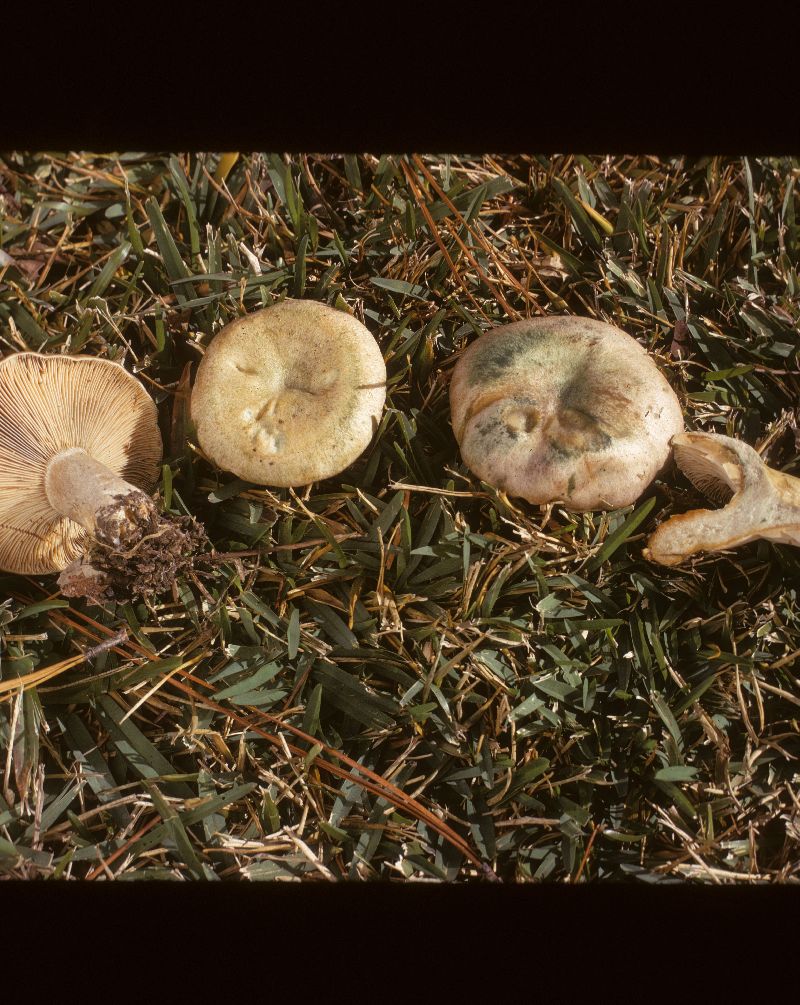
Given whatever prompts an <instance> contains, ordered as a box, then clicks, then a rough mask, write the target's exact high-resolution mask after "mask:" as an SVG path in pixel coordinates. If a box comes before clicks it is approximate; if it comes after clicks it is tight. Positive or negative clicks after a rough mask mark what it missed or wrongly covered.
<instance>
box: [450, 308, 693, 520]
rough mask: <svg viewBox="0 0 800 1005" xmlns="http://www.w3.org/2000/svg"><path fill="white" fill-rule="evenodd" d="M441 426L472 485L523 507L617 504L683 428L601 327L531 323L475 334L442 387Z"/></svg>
mask: <svg viewBox="0 0 800 1005" xmlns="http://www.w3.org/2000/svg"><path fill="white" fill-rule="evenodd" d="M450 409H451V415H452V420H453V429H454V431H455V435H456V439H457V440H458V442H459V445H460V447H461V454H462V457H463V458H464V461H465V463H466V464H467V466H468V467H469V468H470V470H471V471H473V472H474V473H475V474H476V475H478V477H480V478H482V479H483V480H484V481H486V482H488V483H489V484H490V485H494V486H496V487H497V488H499V489H502V490H503V491H505V492H507V493H508V494H509V495H512V496H521V497H522V498H523V499H526V500H527V501H528V502H531V503H550V502H560V503H563V504H564V505H565V506H567V507H568V508H569V509H573V510H593V509H617V508H619V507H622V506H628V505H630V504H631V503H633V502H635V501H636V499H638V498H639V496H640V495H641V494H642V492H643V491H644V490H645V489H646V488H647V486H648V485H649V484H650V482H651V481H652V480H653V478H654V477H655V476H656V474H657V473H658V472H659V470H660V469H661V468H662V467H663V466H664V464H665V463H666V461H667V459H668V457H669V453H670V446H669V443H670V440H671V439H672V437H673V436H674V435H676V434H677V433H680V432H681V430H682V429H683V415H682V413H681V407H680V404H679V402H678V399H677V396H676V395H675V392H674V391H673V390H672V388H671V387H670V386H669V384H668V383H667V381H666V379H665V377H664V376H663V375H662V374H661V372H660V371H659V369H658V367H657V366H656V364H655V363H654V362H653V360H652V359H651V358H650V356H649V355H648V354H647V351H646V350H645V349H643V348H642V346H640V345H639V343H638V342H637V341H636V340H635V339H633V338H631V336H630V335H626V334H625V332H622V331H620V330H619V329H618V328H614V327H613V326H612V325H609V324H605V323H603V322H600V321H594V320H592V319H590V318H582V317H542V318H535V319H532V320H528V321H518V322H514V323H513V324H508V325H504V326H502V327H499V328H494V329H491V330H490V331H488V332H486V333H485V334H484V335H482V336H481V337H480V338H478V339H477V340H476V341H475V342H473V343H472V344H471V345H470V346H469V348H468V349H467V350H466V351H465V352H464V354H463V355H462V356H461V358H460V359H459V361H458V363H457V364H456V367H455V369H454V371H453V379H452V383H451V385H450Z"/></svg>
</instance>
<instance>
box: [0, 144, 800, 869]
mask: <svg viewBox="0 0 800 1005" xmlns="http://www.w3.org/2000/svg"><path fill="white" fill-rule="evenodd" d="M798 180H800V162H798V161H797V160H790V159H787V158H778V157H776V158H767V157H758V158H756V157H753V158H748V159H730V158H704V159H702V160H689V159H686V158H682V157H674V158H660V159H659V158H654V157H645V156H637V157H613V158H612V157H574V156H568V157H564V156H553V157H545V156H521V155H519V156H496V157H490V156H424V157H418V156H408V157H406V156H383V157H376V156H366V155H365V156H352V155H345V156H342V155H331V156H292V157H283V156H277V155H263V154H254V155H250V154H247V155H244V154H242V155H236V154H223V155H213V154H208V155H202V154H201V155H191V156H184V155H182V156H161V155H151V154H141V153H130V154H125V155H119V156H105V155H98V154H74V153H70V154H55V153H48V154H16V153H10V154H4V155H3V156H2V157H0V343H2V351H3V353H8V352H16V351H20V350H31V349H33V350H40V351H44V352H67V353H87V354H90V355H94V356H103V357H107V358H110V359H116V360H123V361H124V362H125V364H126V366H127V367H128V368H129V369H130V370H131V371H132V372H134V373H135V374H136V375H137V376H138V377H139V378H140V379H141V380H142V381H143V382H144V384H145V386H146V387H147V388H148V390H149V391H150V392H151V394H152V395H153V397H154V399H155V401H156V402H157V404H158V406H159V410H160V415H161V421H162V432H163V434H164V442H165V463H164V469H163V478H162V484H161V486H160V491H161V496H162V502H163V504H164V506H165V507H166V508H168V509H170V510H171V511H172V512H174V513H177V514H181V513H191V514H194V515H196V516H197V517H198V518H199V519H200V520H201V521H202V522H203V523H204V524H205V526H206V528H207V530H208V533H209V535H210V537H211V539H212V541H213V542H214V545H215V548H216V549H217V551H218V552H219V553H220V556H219V561H218V563H217V566H216V567H215V572H214V575H213V576H211V577H209V578H208V579H204V580H202V581H191V580H187V581H185V582H181V583H180V585H179V587H178V588H177V589H176V591H175V592H174V595H165V596H159V597H155V598H153V599H152V600H150V601H148V602H147V603H141V602H137V603H133V604H120V605H116V606H114V605H111V606H108V607H104V608H97V607H92V606H87V605H86V604H85V603H84V602H82V601H75V600H73V601H71V602H68V601H66V600H64V599H62V598H60V597H59V596H58V593H57V589H56V585H55V577H40V578H30V577H20V576H13V575H9V574H5V573H3V574H0V588H1V589H2V597H1V598H0V632H2V666H1V669H2V677H1V678H0V737H2V751H1V753H2V757H0V774H1V775H2V779H0V872H1V873H2V875H3V876H5V877H16V878H20V877H29V878H61V879H89V880H109V879H112V878H114V879H119V880H136V879H147V878H158V879H176V880H180V879H195V880H217V879H247V880H262V879H279V880H296V879H300V880H309V881H323V882H324V881H330V880H339V879H353V880H369V879H378V878H380V879H390V880H402V879H417V880H456V881H465V880H468V879H471V878H476V877H480V878H484V879H494V878H497V879H500V880H503V881H544V880H546V881H550V882H593V881H603V880H614V879H616V880H628V881H643V882H648V883H663V882H676V881H693V882H700V883H713V884H720V883H734V882H745V883H753V882H756V883H759V882H761V883H766V882H797V881H798V879H799V878H800V769H799V768H798V764H799V763H800V761H799V760H798V759H799V758H800V726H798V720H799V719H800V679H798V675H797V674H798V667H799V666H800V663H799V662H798V657H800V641H798V639H799V637H800V633H799V632H798V627H799V621H798V619H799V617H800V607H799V605H798V596H797V591H798V584H799V583H800V575H799V574H800V561H798V558H799V556H798V552H797V551H796V550H794V549H792V548H789V547H783V546H774V545H770V544H767V543H765V542H760V543H754V544H751V545H748V546H746V547H743V548H741V549H739V550H738V551H735V552H731V553H728V554H726V555H710V556H704V557H701V558H698V559H696V560H695V561H693V562H692V563H690V564H688V565H687V566H685V567H681V568H678V569H675V570H667V569H664V568H662V567H660V566H655V565H651V564H648V563H647V562H646V561H645V560H644V559H643V558H642V557H641V548H642V544H643V541H644V539H645V537H646V535H647V534H648V533H650V532H651V531H652V530H653V528H654V527H655V526H656V525H657V523H658V522H659V521H661V520H663V519H665V518H666V517H667V516H668V515H669V514H670V513H672V512H682V511H684V510H686V509H688V508H691V507H692V506H696V505H698V504H702V500H701V498H700V497H699V496H698V494H697V493H696V491H695V490H694V489H693V488H692V487H691V485H690V484H689V483H688V482H687V481H686V480H685V479H684V478H683V477H682V476H680V475H679V474H678V473H676V472H675V471H674V470H672V471H668V472H666V473H665V475H664V476H663V479H661V480H657V481H656V482H655V483H654V484H653V485H652V486H651V487H650V488H649V489H648V490H647V492H646V493H645V494H644V496H643V497H642V499H641V500H639V502H638V503H637V505H636V506H635V507H629V508H628V509H626V510H622V511H618V512H612V513H593V514H581V515H576V514H570V513H568V512H565V511H564V510H562V509H560V508H559V507H557V506H556V507H547V508H539V507H533V506H529V505H526V504H524V503H522V502H520V501H519V500H514V499H508V498H506V497H505V496H503V495H502V494H501V493H498V492H497V491H495V490H493V489H492V488H491V487H490V486H488V485H486V484H483V483H481V482H479V481H478V480H477V479H475V478H474V477H473V476H471V475H470V473H469V472H468V471H467V469H466V468H465V466H464V465H463V464H462V462H461V460H460V457H459V453H458V449H457V445H456V443H455V440H454V437H453V434H452V430H451V427H450V423H449V411H448V397H447V394H448V380H449V376H450V373H451V371H452V367H453V365H454V363H455V361H456V359H457V358H458V354H459V352H460V350H462V349H463V348H464V347H465V346H466V345H467V344H469V342H470V341H471V340H473V339H474V338H475V337H477V336H478V335H479V334H480V332H482V331H484V330H485V329H486V328H488V327H490V326H491V325H495V324H502V323H503V322H506V321H509V320H515V319H518V318H522V317H529V316H536V315H538V314H563V313H575V314H581V315H585V316H588V317H594V318H599V319H601V320H607V321H610V322H612V323H614V324H616V325H618V326H619V327H621V328H623V329H624V330H625V331H627V332H628V333H629V334H631V335H633V336H634V337H636V338H637V339H639V340H640V342H641V343H642V344H643V345H645V346H646V347H647V348H648V350H649V351H650V352H651V353H652V354H653V356H654V357H655V359H656V360H657V361H658V363H659V365H660V366H661V368H662V370H663V372H664V373H665V374H666V376H667V377H668V379H669V381H670V383H671V384H672V386H673V387H674V388H675V390H676V392H677V394H678V396H679V398H680V400H681V403H682V406H683V408H684V412H685V416H686V422H687V426H688V427H689V428H696V429H702V430H708V431H715V432H720V433H726V434H728V435H734V436H738V437H741V438H743V439H745V440H746V441H747V442H749V443H751V444H754V445H756V446H757V447H758V448H759V449H760V450H761V452H762V455H763V456H764V458H765V459H766V460H767V462H768V463H769V464H771V465H772V466H773V467H777V468H780V469H782V470H784V471H787V472H788V473H791V474H794V475H800V464H799V455H800V434H799V433H798V424H797V423H798V418H799V417H800V410H799V409H798V401H799V400H800V398H799V396H798V391H799V389H800V381H799V380H798V376H799V374H798V340H797V325H798V314H799V312H800V300H799V296H800V286H799V285H798V276H797V267H798V247H799V241H800V233H799V231H798V223H797V221H796V211H797V204H798V197H797V193H796V187H797V184H798ZM282 296H294V297H308V298H312V299H317V300H321V301H324V302H326V303H328V304H331V305H333V306H337V307H339V308H341V309H343V310H347V311H350V312H351V313H353V314H354V315H355V316H356V317H357V318H359V319H360V320H362V321H363V322H364V323H365V324H366V325H367V327H368V328H369V329H370V331H371V332H372V333H373V334H374V335H375V337H376V338H377V339H378V341H379V343H380V345H381V349H382V351H383V354H384V357H385V359H386V364H387V370H388V380H389V388H388V395H387V407H386V410H385V414H384V417H383V421H382V423H381V426H380V429H379V432H378V435H377V436H376V438H375V440H374V442H373V444H372V445H371V447H370V448H369V449H368V450H367V452H366V453H365V454H364V455H363V456H362V457H361V458H360V460H359V461H357V462H356V463H355V464H354V465H353V466H352V467H350V468H348V469H347V470H346V471H344V472H343V473H342V474H341V475H340V476H338V477H336V478H333V479H329V480H328V481H325V482H322V483H318V484H315V485H313V486H311V487H309V488H308V489H304V490H297V491H294V490H282V489H281V490H270V489H269V488H265V487H263V486H257V485H250V484H247V483H243V482H242V481H239V480H237V479H235V478H234V477H233V476H231V475H228V474H225V473H222V472H218V471H215V470H214V469H213V468H212V467H211V466H210V465H209V464H207V463H206V462H205V461H204V460H203V459H202V457H201V456H200V455H199V454H198V451H197V449H196V446H195V444H194V442H193V439H192V431H191V428H190V424H189V420H188V410H187V404H188V391H189V387H190V384H191V378H192V374H193V372H194V369H195V368H196V364H197V363H198V361H199V359H200V358H201V355H202V352H203V350H204V347H205V346H206V345H207V344H208V342H209V340H210V339H211V338H212V337H213V335H214V334H215V332H216V331H218V330H219V328H220V327H221V325H223V324H225V323H226V322H228V321H230V320H231V319H233V318H235V317H237V316H238V315H240V314H241V313H242V312H244V311H250V310H255V309H258V308H260V307H262V306H265V305H269V304H271V303H272V302H273V301H274V300H275V299H276V298H279V297H282Z"/></svg>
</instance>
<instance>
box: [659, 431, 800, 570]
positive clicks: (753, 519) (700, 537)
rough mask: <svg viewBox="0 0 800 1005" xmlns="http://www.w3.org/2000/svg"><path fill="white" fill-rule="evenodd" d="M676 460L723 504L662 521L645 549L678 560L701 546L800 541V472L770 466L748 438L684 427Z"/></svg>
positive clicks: (723, 547)
mask: <svg viewBox="0 0 800 1005" xmlns="http://www.w3.org/2000/svg"><path fill="white" fill-rule="evenodd" d="M672 446H673V450H674V453H675V462H676V463H677V465H678V467H679V468H680V469H681V471H683V473H684V474H685V475H686V476H687V478H688V479H689V480H690V481H691V482H692V483H693V484H694V485H695V486H697V488H699V489H700V490H701V491H702V492H705V494H706V495H708V496H709V497H710V498H711V499H713V500H715V501H717V502H725V501H726V500H728V501H727V503H726V505H724V506H723V507H722V508H721V509H715V510H714V509H695V510H690V511H689V512H688V513H680V514H678V515H677V516H673V517H670V519H669V520H666V521H665V522H664V523H662V524H661V526H660V527H658V528H657V529H656V530H655V532H654V533H653V534H651V535H650V538H649V540H648V542H647V547H646V548H645V549H644V550H643V552H642V554H643V555H644V557H645V558H647V559H649V560H650V561H651V562H658V563H660V564H661V565H679V564H680V563H681V562H684V561H686V559H688V558H689V557H690V556H691V555H694V554H696V553H697V552H701V551H712V552H713V551H723V550H727V549H729V548H738V547H739V546H740V545H742V544H747V542H748V541H755V540H756V539H757V538H764V539H765V540H767V541H776V542H779V543H781V544H794V545H797V546H800V478H795V477H793V476H792V475H786V474H784V473H783V472H782V471H776V470H775V469H774V468H770V467H767V465H766V464H765V463H764V462H763V461H762V460H761V458H760V456H759V455H758V453H757V452H756V451H755V450H754V449H753V448H752V447H751V446H748V444H746V443H743V442H742V441H741V440H736V439H734V438H733V437H730V436H722V435H720V434H717V433H682V434H681V435H680V436H676V437H675V439H674V440H673V441H672Z"/></svg>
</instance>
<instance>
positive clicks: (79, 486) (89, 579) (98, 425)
mask: <svg viewBox="0 0 800 1005" xmlns="http://www.w3.org/2000/svg"><path fill="white" fill-rule="evenodd" d="M161 449H162V447H161V436H160V434H159V431H158V425H157V417H156V407H155V404H154V403H153V401H152V399H151V398H150V396H149V395H148V394H147V392H146V391H145V389H144V388H143V387H142V385H141V384H140V383H139V382H138V381H137V380H136V379H135V378H134V377H132V376H131V375H130V374H129V373H128V372H127V371H126V370H125V369H124V368H123V367H122V366H121V365H120V364H118V363H113V362H111V361H110V360H103V359H95V358H93V357H88V356H61V355H44V354H40V353H33V352H22V353H17V354H15V355H11V356H7V357H6V358H5V359H3V360H2V361H0V568H2V569H4V570H6V571H8V572H15V573H25V574H28V575H39V574H45V573H52V572H59V571H62V570H65V571H63V572H62V575H61V577H60V579H59V585H60V586H61V589H62V592H63V593H64V594H65V595H66V596H86V597H89V598H91V599H92V600H95V601H97V602H99V601H100V600H104V599H114V598H116V599H127V596H126V594H130V595H133V594H135V593H144V592H148V591H149V590H151V589H158V588H163V587H165V586H168V585H170V582H171V580H172V578H174V574H175V571H176V568H177V567H178V566H179V565H180V562H181V556H182V555H183V553H184V552H185V551H186V547H187V545H188V544H189V543H190V540H189V538H191V537H192V536H193V535H194V530H192V531H191V532H190V534H189V538H187V536H186V533H185V532H184V530H183V529H182V526H181V521H183V522H188V523H191V521H188V518H169V519H168V518H165V517H163V516H160V515H159V513H158V511H157V508H156V506H155V503H154V502H153V501H152V499H150V497H149V496H148V495H147V493H146V492H145V491H144V490H145V489H150V488H152V487H153V485H154V484H155V482H156V480H157V477H158V472H159V462H160V460H161ZM175 521H177V523H176V522H175ZM145 539H149V541H148V540H145ZM131 551H132V552H133V554H132V555H129V554H128V553H129V552H131Z"/></svg>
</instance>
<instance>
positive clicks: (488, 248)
mask: <svg viewBox="0 0 800 1005" xmlns="http://www.w3.org/2000/svg"><path fill="white" fill-rule="evenodd" d="M412 159H413V161H414V163H415V164H416V165H417V167H418V168H419V169H420V171H422V173H423V174H424V175H425V177H426V178H427V180H428V182H429V183H430V185H431V188H432V189H433V190H434V191H435V192H436V194H437V195H438V196H439V198H440V199H441V200H442V202H443V203H444V204H445V206H447V208H448V209H449V210H450V211H451V213H452V214H453V215H454V216H455V218H456V220H458V221H459V223H460V224H461V225H462V226H464V227H466V229H467V230H468V232H469V233H470V234H472V236H473V237H474V238H475V240H476V241H477V242H478V244H480V246H481V247H482V248H483V250H484V251H485V252H486V253H487V254H488V255H489V257H490V258H491V259H492V261H493V262H494V263H495V265H496V266H497V268H498V269H499V270H500V271H501V272H502V273H503V275H504V276H505V277H506V279H507V280H508V281H509V283H511V285H512V286H513V287H514V289H515V290H516V291H517V293H519V295H520V296H521V297H524V298H525V299H526V300H527V301H528V303H530V304H532V305H533V306H534V307H535V309H536V311H537V312H538V313H539V314H544V313H545V312H544V311H543V310H542V308H541V307H540V305H539V303H538V301H537V300H536V297H535V296H534V295H533V294H532V293H531V292H530V290H526V289H525V287H524V286H523V285H522V284H521V283H520V282H519V280H517V279H516V278H515V277H514V276H513V275H512V274H511V273H510V272H509V271H508V269H507V268H506V266H505V264H504V263H503V261H502V260H501V259H500V257H499V255H498V254H497V251H496V250H495V249H494V248H493V247H492V245H491V244H490V243H489V242H488V241H487V240H486V238H485V237H484V236H483V234H482V233H481V232H480V230H478V229H477V228H474V227H471V226H470V225H469V224H468V223H467V222H466V220H465V219H464V217H463V216H462V215H461V213H459V211H458V209H457V208H456V206H455V205H454V204H453V202H452V200H451V199H450V198H449V197H448V195H447V193H446V192H445V191H444V189H443V188H442V187H441V185H439V183H438V182H437V181H436V179H435V178H434V176H433V175H432V174H431V172H430V171H429V170H428V168H427V167H426V166H425V163H424V161H423V160H422V158H421V157H420V156H419V154H412ZM445 223H446V224H447V229H448V230H449V231H450V233H451V234H452V235H453V237H454V238H455V240H456V241H457V242H458V245H459V247H460V248H461V250H462V251H463V252H464V254H465V255H466V257H467V259H468V260H469V262H470V264H471V265H472V267H473V268H474V269H475V270H476V272H477V273H478V275H479V276H480V277H481V279H483V281H484V282H485V283H486V285H487V286H488V287H489V289H491V290H493V291H494V293H495V296H496V297H497V299H498V300H499V301H500V303H501V304H502V305H503V307H504V309H505V310H506V313H507V314H508V315H509V317H511V318H513V319H514V320H515V321H516V320H519V319H520V317H521V315H520V313H519V311H516V310H514V308H513V307H510V306H509V304H508V303H507V301H506V300H505V298H504V297H503V294H502V292H501V291H500V290H499V289H498V288H497V285H496V284H495V283H493V282H492V281H491V280H490V279H489V277H488V276H487V275H486V273H485V272H483V270H482V269H481V267H480V265H478V263H477V261H476V260H475V257H474V255H473V254H472V252H471V251H470V250H469V248H468V247H467V245H466V244H465V243H464V241H463V240H462V239H461V237H460V236H459V234H458V231H457V229H456V227H455V226H453V224H452V223H451V222H450V221H449V220H445Z"/></svg>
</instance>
